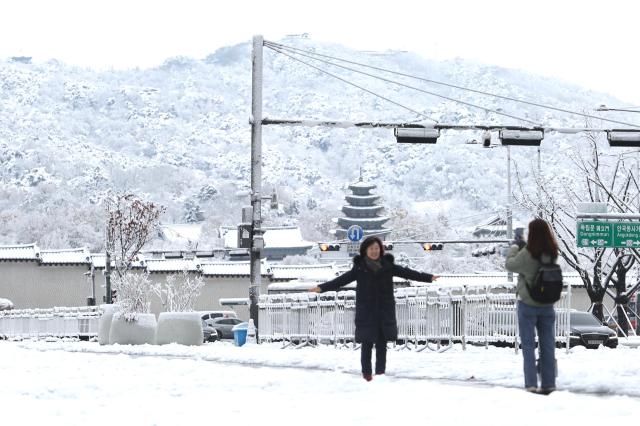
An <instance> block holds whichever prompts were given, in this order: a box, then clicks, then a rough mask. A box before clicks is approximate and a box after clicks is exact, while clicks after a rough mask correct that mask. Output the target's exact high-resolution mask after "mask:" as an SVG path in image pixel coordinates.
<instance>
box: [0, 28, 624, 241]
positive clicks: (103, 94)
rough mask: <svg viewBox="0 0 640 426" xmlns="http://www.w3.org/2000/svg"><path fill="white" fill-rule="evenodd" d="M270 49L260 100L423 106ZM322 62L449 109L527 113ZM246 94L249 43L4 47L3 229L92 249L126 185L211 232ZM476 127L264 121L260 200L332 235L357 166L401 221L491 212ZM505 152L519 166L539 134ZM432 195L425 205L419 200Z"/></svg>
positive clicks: (497, 79)
mask: <svg viewBox="0 0 640 426" xmlns="http://www.w3.org/2000/svg"><path fill="white" fill-rule="evenodd" d="M280 42H281V43H283V44H286V45H290V46H296V47H300V48H303V49H307V50H315V51H317V52H319V53H323V54H328V55H332V56H336V57H341V58H347V59H350V60H353V61H357V62H363V63H367V64H371V65H374V66H377V67H381V68H388V69H395V70H399V71H402V72H405V73H409V74H414V75H418V76H423V77H426V78H429V79H433V80H439V81H445V82H449V83H452V84H456V85H460V86H466V87H472V88H474V89H477V90H481V91H486V92H491V93H495V94H500V95H504V96H510V97H516V98H522V99H526V100H529V101H532V102H536V103H541V104H549V105H553V106H556V107H561V108H566V109H570V110H577V111H586V112H589V113H591V112H592V111H593V108H595V107H596V106H597V105H600V104H602V103H607V104H616V100H615V99H613V98H612V97H610V96H608V95H605V94H601V93H594V92H591V91H588V90H586V89H582V88H579V87H576V86H574V85H571V84H568V83H565V82H560V81H556V80H552V79H549V78H545V77H541V76H536V75H532V74H528V73H526V72H523V71H517V70H510V69H503V68H497V67H493V66H487V65H483V64H479V63H475V62H470V61H465V60H462V59H457V60H452V61H444V62H438V61H432V60H429V59H425V58H422V57H419V56H418V55H415V54H412V53H408V52H393V51H390V52H376V53H371V52H358V51H353V50H350V49H347V48H345V47H342V46H339V45H330V44H321V43H317V42H314V41H312V40H309V39H306V38H296V37H290V38H287V39H284V40H281V41H280ZM264 53H265V55H264V57H265V64H264V115H265V116H268V117H272V118H276V117H278V118H309V119H336V120H374V121H402V122H407V121H418V120H423V118H422V117H419V116H417V115H416V114H414V113H412V112H409V111H407V110H405V109H402V108H399V107H398V106H395V105H393V104H391V103H388V102H385V101H384V100H382V99H381V98H378V97H375V96H373V95H371V94H368V93H366V92H364V91H362V90H360V89H358V88H356V87H353V86H349V85H347V84H345V83H344V82H342V81H339V80H337V79H334V78H331V77H329V76H327V75H325V74H323V73H321V72H320V71H318V70H315V69H312V68H309V67H307V66H305V65H304V64H301V63H298V62H295V61H292V60H291V59H289V58H287V57H286V56H284V55H281V54H278V53H275V52H273V51H272V50H269V49H266V48H265V52H264ZM305 60H307V61H308V59H305ZM318 65H320V66H322V67H323V68H325V69H327V70H328V71H330V72H332V73H335V74H338V75H340V76H341V77H342V78H344V79H347V80H349V81H353V82H355V83H357V84H358V85H361V86H364V87H366V88H367V89H368V90H370V91H372V92H375V93H378V94H380V95H382V96H384V97H387V98H389V99H392V100H394V101H396V102H398V103H401V104H403V105H406V106H408V107H410V108H411V109H413V110H416V111H418V112H420V113H421V114H425V115H427V116H429V117H431V118H433V119H436V120H438V121H440V122H443V123H450V124H463V123H466V124H470V123H476V124H478V123H486V124H519V125H523V124H526V123H522V122H518V121H516V120H514V119H510V118H505V117H500V116H498V115H496V114H492V113H487V112H485V111H483V110H480V109H476V108H472V107H470V106H466V105H462V104H459V103H455V102H452V101H449V100H443V99H441V98H437V97H434V96H429V95H426V94H423V93H419V92H416V91H413V90H410V89H407V88H402V87H399V86H394V85H392V84H390V83H388V82H383V81H380V80H375V79H372V78H369V77H363V76H360V75H358V74H355V73H353V72H351V71H345V70H340V69H338V68H331V67H329V66H328V65H321V64H318ZM369 72H371V71H369ZM379 74H380V73H379ZM384 77H386V78H391V79H399V80H401V81H403V82H405V83H406V84H410V85H414V86H415V85H418V86H420V87H422V88H423V89H424V90H428V91H433V92H437V93H440V94H442V95H444V96H448V97H452V98H456V99H460V100H463V101H465V102H469V103H473V104H479V105H482V106H485V107H487V108H491V109H494V110H501V111H504V112H506V113H509V114H513V115H516V116H519V117H523V118H526V119H528V120H532V121H535V122H540V123H542V124H544V125H553V126H563V127H570V126H578V127H583V126H584V125H585V122H584V119H582V118H580V117H577V116H570V115H567V114H561V113H557V112H554V111H550V110H545V109H541V108H537V107H533V106H527V105H522V104H516V103H513V102H507V101H504V100H499V99H496V98H488V97H485V96H481V95H479V94H475V93H470V92H462V91H460V90H456V89H451V88H446V87H442V86H434V85H428V84H426V83H419V82H416V81H415V80H409V79H406V78H399V77H394V76H390V75H388V74H387V75H384ZM250 96H251V46H250V43H245V44H240V45H236V46H229V47H225V48H222V49H219V50H218V51H216V52H215V53H213V54H211V55H210V56H208V57H206V58H204V59H202V60H196V59H190V58H182V57H179V58H173V59H169V60H167V61H166V62H165V63H164V64H163V65H162V66H160V67H158V68H153V69H144V70H142V69H134V70H128V71H101V72H98V71H93V70H88V69H80V68H76V67H71V66H67V65H65V64H62V63H59V62H56V61H49V62H47V63H42V64H29V63H24V62H21V61H12V60H11V59H7V60H5V61H2V62H0V191H1V192H2V196H1V197H0V242H2V243H28V242H33V241H37V242H38V243H39V244H40V246H43V247H67V246H81V245H88V246H89V247H90V248H92V249H99V248H100V247H101V246H102V236H103V226H104V222H103V210H102V206H101V204H100V201H101V199H102V197H104V195H105V194H106V193H107V191H109V190H115V191H125V190H126V191H132V192H135V193H137V194H139V195H141V196H143V197H145V198H148V199H152V200H154V201H156V202H159V203H161V204H163V205H165V206H166V207H167V212H166V214H165V215H164V217H163V222H166V223H178V222H184V221H193V220H200V219H204V221H205V227H204V232H203V236H202V238H203V240H204V241H205V242H206V241H207V238H213V235H214V231H215V228H216V227H217V225H219V224H223V223H226V224H230V223H235V222H238V221H239V219H240V209H241V206H242V205H246V204H247V203H248V199H247V197H246V195H245V196H239V195H238V191H242V190H246V189H247V188H248V186H249V182H250V149H249V148H250V127H249V116H250V112H251V98H250ZM615 118H616V119H625V117H624V116H615ZM631 119H633V117H630V118H629V117H626V119H625V121H631ZM592 124H594V125H599V124H600V123H592ZM479 137H480V135H479V134H478V133H477V132H452V131H450V132H445V133H443V136H442V137H441V139H440V140H439V142H438V144H436V145H432V146H418V145H406V144H402V145H398V144H396V142H395V139H394V137H393V132H392V131H391V130H371V129H353V128H351V129H328V128H319V127H276V126H266V127H265V128H264V130H263V155H264V167H263V176H264V185H265V193H271V192H272V191H273V190H274V189H275V190H276V191H277V193H278V196H279V201H280V203H281V208H280V210H279V211H267V210H265V215H267V217H268V218H269V220H270V221H272V222H286V221H293V222H298V223H299V225H300V226H301V228H302V229H303V232H304V235H305V237H306V238H307V239H317V238H327V235H328V234H327V232H328V230H330V229H332V227H333V224H332V223H331V218H332V217H335V216H338V215H339V212H338V210H339V209H340V206H341V205H342V204H343V197H344V195H345V193H346V185H347V184H348V183H349V182H353V181H355V180H356V179H357V178H358V176H359V173H360V168H362V172H363V175H364V178H365V179H366V180H369V181H373V182H374V183H376V184H377V185H378V192H379V193H381V194H383V196H384V201H383V204H384V205H385V206H386V208H387V214H389V215H390V216H391V217H392V221H391V222H390V225H391V226H393V227H395V228H396V229H398V236H403V235H409V234H411V233H423V234H425V233H426V234H429V233H431V234H434V233H438V232H453V231H451V230H450V229H449V228H458V229H460V228H461V227H464V226H467V225H469V224H470V222H473V221H474V220H479V219H480V216H478V217H477V218H471V219H469V218H468V216H470V215H472V214H474V213H478V212H480V213H486V215H490V213H491V212H495V211H497V210H500V209H501V208H503V206H504V204H505V201H506V153H505V150H504V149H488V150H487V149H482V148H481V147H480V145H468V144H466V142H468V141H470V140H472V139H479ZM576 138H577V137H576V136H566V135H565V136H557V135H549V136H548V137H547V138H546V139H545V143H544V144H543V164H544V167H545V169H547V170H557V171H558V172H559V173H560V172H561V171H562V170H564V169H566V168H567V164H568V163H567V161H566V159H563V158H562V157H561V156H558V155H556V153H557V152H558V150H559V149H563V148H564V147H566V146H568V145H569V144H571V143H575V141H576ZM512 152H513V158H514V162H515V163H516V164H518V165H522V172H523V173H524V176H525V178H526V175H527V173H528V172H527V170H528V167H529V166H530V165H531V160H532V158H533V157H534V155H533V151H532V149H530V148H529V149H526V148H523V149H519V150H513V151H512ZM525 169H526V170H525ZM430 201H433V204H432V205H433V206H434V207H433V208H432V209H427V212H426V213H425V211H424V210H423V208H424V206H425V202H427V205H429V203H428V202H430ZM414 202H419V203H418V204H415V205H416V206H420V208H414ZM442 206H446V208H445V207H442Z"/></svg>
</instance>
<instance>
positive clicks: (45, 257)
mask: <svg viewBox="0 0 640 426" xmlns="http://www.w3.org/2000/svg"><path fill="white" fill-rule="evenodd" d="M90 262H91V253H89V249H87V248H86V247H81V248H77V249H60V250H41V251H40V263H43V264H78V263H83V264H88V263H90Z"/></svg>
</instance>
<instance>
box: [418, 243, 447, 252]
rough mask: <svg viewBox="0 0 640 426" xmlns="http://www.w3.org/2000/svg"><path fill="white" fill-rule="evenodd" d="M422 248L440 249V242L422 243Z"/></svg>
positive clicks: (427, 249)
mask: <svg viewBox="0 0 640 426" xmlns="http://www.w3.org/2000/svg"><path fill="white" fill-rule="evenodd" d="M422 250H424V251H434V250H442V243H422Z"/></svg>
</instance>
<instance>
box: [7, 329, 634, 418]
mask: <svg viewBox="0 0 640 426" xmlns="http://www.w3.org/2000/svg"><path fill="white" fill-rule="evenodd" d="M639 355H640V352H639V351H638V350H637V349H631V348H626V347H621V348H618V349H615V350H611V349H603V348H601V349H599V350H586V349H582V348H575V349H573V350H572V352H571V353H570V354H566V353H565V352H564V351H558V352H557V357H558V363H559V371H560V375H559V377H558V387H559V388H560V389H561V390H560V391H558V392H556V393H554V394H552V395H550V396H548V397H545V396H539V395H533V394H528V393H526V392H524V391H523V390H522V389H521V388H520V386H521V384H522V378H521V376H522V373H521V355H520V354H517V355H516V354H515V353H514V351H513V349H501V348H493V347H492V348H489V349H485V348H481V347H470V348H468V350H467V351H462V349H461V348H460V347H459V346H458V347H454V348H453V349H451V350H449V351H447V352H444V353H434V352H429V351H424V352H421V353H416V352H411V351H394V350H390V351H389V355H388V375H387V376H386V377H376V378H374V380H373V381H372V382H370V383H367V382H365V381H364V380H363V379H362V378H361V377H360V374H359V352H354V351H353V350H350V349H334V348H332V347H318V348H310V347H307V348H302V349H291V348H288V349H280V345H279V344H262V345H259V346H255V345H254V346H244V347H240V348H239V347H235V346H233V345H232V344H231V343H230V342H215V343H212V344H206V345H204V346H202V347H185V346H179V345H166V346H148V345H144V346H118V345H114V346H99V345H98V344H97V343H91V342H27V341H25V342H6V341H4V342H0V382H1V384H2V385H1V386H0V406H1V407H2V408H1V409H0V413H2V414H1V416H2V423H3V424H4V422H5V421H6V420H7V419H11V420H12V424H21V425H23V424H29V425H30V424H42V425H51V424H55V425H76V424H77V425H80V424H83V425H84V424H87V423H90V424H98V425H99V424H109V425H112V424H122V425H129V424H133V425H188V424H202V423H203V422H206V423H207V424H222V423H221V422H225V424H226V423H231V422H233V424H249V422H256V423H255V424H269V425H272V424H279V425H280V424H282V425H286V424H298V423H304V424H314V425H315V424H323V425H325V424H329V423H330V422H334V423H336V424H349V423H350V424H364V423H365V422H366V423H368V424H376V425H377V424H387V423H388V424H398V423H397V422H399V421H411V422H418V423H420V424H425V422H433V421H442V422H447V424H453V425H455V424H461V423H462V422H474V423H477V424H492V425H495V424H518V425H529V424H531V425H539V424H555V423H556V422H560V421H566V420H570V421H571V422H572V423H573V424H579V422H581V421H584V422H589V423H592V422H593V420H595V419H610V420H613V419H620V418H629V419H630V420H634V419H635V418H637V417H638V415H640V380H638V374H637V366H636V362H637V359H638V357H639ZM548 422H553V423H548Z"/></svg>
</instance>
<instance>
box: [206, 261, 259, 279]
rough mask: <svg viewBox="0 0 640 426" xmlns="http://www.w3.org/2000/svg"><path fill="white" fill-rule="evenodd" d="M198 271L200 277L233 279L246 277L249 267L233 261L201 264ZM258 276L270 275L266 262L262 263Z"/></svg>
mask: <svg viewBox="0 0 640 426" xmlns="http://www.w3.org/2000/svg"><path fill="white" fill-rule="evenodd" d="M200 270H201V271H202V275H205V276H234V277H238V276H239V277H248V276H249V271H250V266H249V262H245V261H234V262H202V263H201V264H200ZM260 274H261V275H263V276H265V275H270V274H271V268H270V266H269V264H267V263H266V262H264V261H263V262H262V267H261V268H260Z"/></svg>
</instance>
